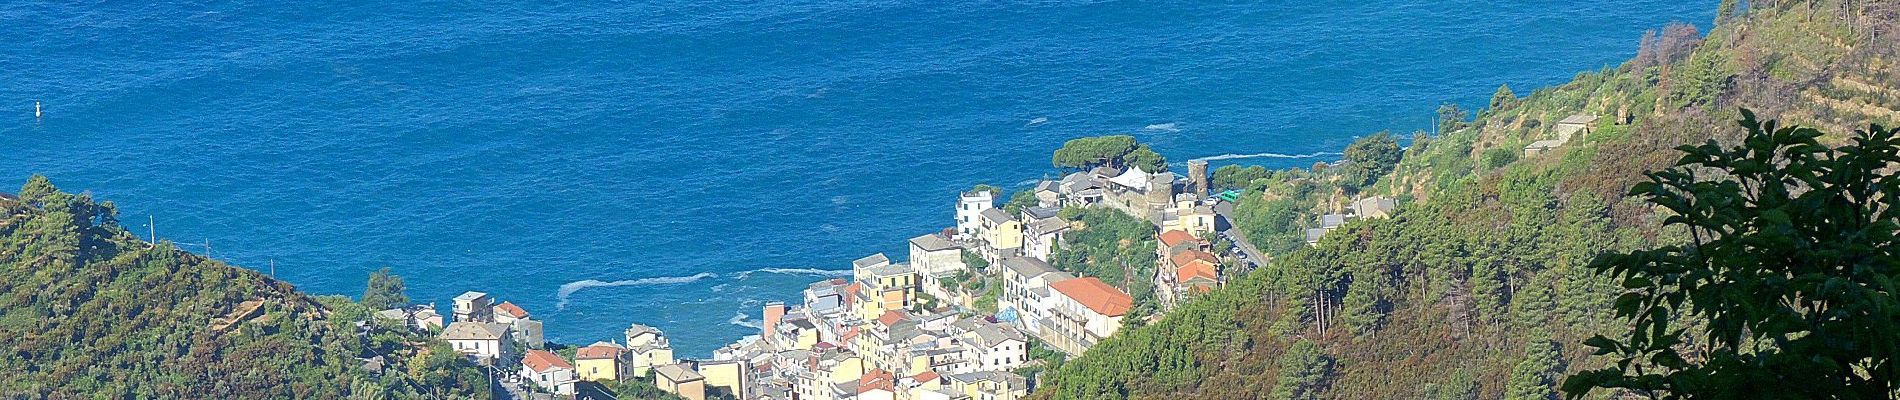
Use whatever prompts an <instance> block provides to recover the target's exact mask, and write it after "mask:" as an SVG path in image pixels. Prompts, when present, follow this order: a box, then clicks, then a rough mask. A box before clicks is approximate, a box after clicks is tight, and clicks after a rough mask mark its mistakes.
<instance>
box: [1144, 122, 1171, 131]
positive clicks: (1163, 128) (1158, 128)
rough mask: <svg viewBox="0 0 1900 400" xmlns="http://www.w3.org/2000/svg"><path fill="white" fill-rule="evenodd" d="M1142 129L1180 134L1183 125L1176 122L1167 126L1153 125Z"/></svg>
mask: <svg viewBox="0 0 1900 400" xmlns="http://www.w3.org/2000/svg"><path fill="white" fill-rule="evenodd" d="M1141 129H1147V130H1151V131H1162V132H1180V131H1181V124H1180V123H1175V122H1169V123H1165V124H1151V125H1148V126H1146V127H1143V128H1141Z"/></svg>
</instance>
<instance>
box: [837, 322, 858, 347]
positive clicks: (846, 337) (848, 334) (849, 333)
mask: <svg viewBox="0 0 1900 400" xmlns="http://www.w3.org/2000/svg"><path fill="white" fill-rule="evenodd" d="M856 337H858V328H857V327H855V326H854V327H851V329H850V330H846V331H844V333H843V334H840V335H838V341H839V342H844V343H849V342H851V339H852V338H856Z"/></svg>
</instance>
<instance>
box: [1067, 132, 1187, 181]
mask: <svg viewBox="0 0 1900 400" xmlns="http://www.w3.org/2000/svg"><path fill="white" fill-rule="evenodd" d="M1050 163H1051V164H1052V165H1054V166H1056V167H1058V168H1076V169H1087V168H1093V167H1096V166H1101V165H1110V166H1117V167H1122V166H1136V167H1141V169H1142V170H1144V171H1148V172H1160V171H1162V170H1164V169H1166V168H1167V166H1168V160H1167V159H1166V158H1164V157H1162V156H1161V154H1160V153H1156V152H1155V151H1154V149H1152V148H1149V147H1148V146H1147V145H1144V144H1139V143H1136V142H1135V137H1134V136H1128V135H1111V136H1095V137H1084V138H1075V139H1071V140H1069V141H1068V142H1064V143H1062V148H1059V149H1056V152H1055V155H1054V156H1053V157H1051V160H1050Z"/></svg>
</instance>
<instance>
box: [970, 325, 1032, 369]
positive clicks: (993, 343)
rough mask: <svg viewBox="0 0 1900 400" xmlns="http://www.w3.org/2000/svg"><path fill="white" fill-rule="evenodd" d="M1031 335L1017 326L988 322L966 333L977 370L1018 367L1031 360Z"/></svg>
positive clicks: (971, 359)
mask: <svg viewBox="0 0 1900 400" xmlns="http://www.w3.org/2000/svg"><path fill="white" fill-rule="evenodd" d="M1028 339H1029V338H1028V337H1027V336H1024V335H1023V333H1022V331H1020V330H1017V329H1016V328H1015V327H1013V326H1009V325H1002V324H984V325H982V326H978V327H977V328H976V329H974V330H971V331H969V332H964V333H963V340H964V344H965V347H964V349H965V351H966V352H967V353H968V359H969V360H970V361H971V363H970V364H971V365H970V369H972V370H976V371H1014V370H1015V369H1016V368H1017V367H1021V366H1023V363H1026V362H1029V340H1028Z"/></svg>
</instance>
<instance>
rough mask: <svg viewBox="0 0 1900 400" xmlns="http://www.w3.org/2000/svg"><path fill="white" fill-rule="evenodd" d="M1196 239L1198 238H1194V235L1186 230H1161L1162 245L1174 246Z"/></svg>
mask: <svg viewBox="0 0 1900 400" xmlns="http://www.w3.org/2000/svg"><path fill="white" fill-rule="evenodd" d="M1194 240H1197V239H1195V238H1194V235H1193V234H1189V233H1187V232H1185V231H1179V230H1169V231H1167V232H1161V245H1162V246H1165V247H1174V246H1175V245H1179V244H1181V243H1186V242H1190V241H1194Z"/></svg>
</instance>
